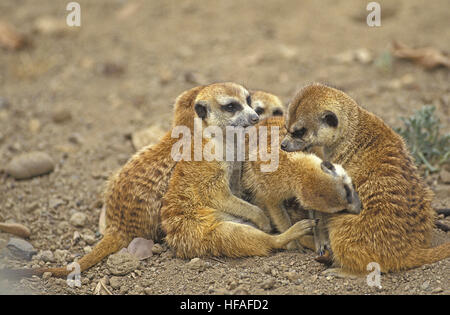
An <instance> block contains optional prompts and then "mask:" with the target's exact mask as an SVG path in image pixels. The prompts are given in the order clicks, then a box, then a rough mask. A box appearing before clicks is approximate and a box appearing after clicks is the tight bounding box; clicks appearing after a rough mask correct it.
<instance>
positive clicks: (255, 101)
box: [231, 90, 285, 199]
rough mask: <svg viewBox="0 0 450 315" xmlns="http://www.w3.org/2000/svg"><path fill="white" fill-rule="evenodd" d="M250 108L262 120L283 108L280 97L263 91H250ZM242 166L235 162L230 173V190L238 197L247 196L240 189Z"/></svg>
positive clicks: (244, 197)
mask: <svg viewBox="0 0 450 315" xmlns="http://www.w3.org/2000/svg"><path fill="white" fill-rule="evenodd" d="M250 95H251V103H252V108H253V109H254V110H255V112H256V113H257V114H258V116H259V120H260V121H262V120H264V119H266V118H268V117H276V116H283V115H284V113H285V108H284V106H283V103H282V102H281V100H280V98H279V97H278V96H276V95H274V94H271V93H268V92H265V91H260V90H257V91H250ZM242 167H243V164H242V163H241V164H236V163H235V169H234V170H233V174H232V183H231V185H232V187H233V189H232V192H233V194H234V195H236V196H237V197H239V198H243V199H246V198H249V196H248V195H247V194H246V192H245V191H244V190H243V189H242V184H241V179H242Z"/></svg>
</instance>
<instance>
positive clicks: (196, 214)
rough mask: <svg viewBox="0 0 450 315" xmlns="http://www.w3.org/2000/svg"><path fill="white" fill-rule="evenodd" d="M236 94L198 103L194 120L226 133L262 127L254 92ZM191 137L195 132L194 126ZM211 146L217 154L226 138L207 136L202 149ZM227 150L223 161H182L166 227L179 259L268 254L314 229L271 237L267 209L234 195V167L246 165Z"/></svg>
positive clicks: (297, 227)
mask: <svg viewBox="0 0 450 315" xmlns="http://www.w3.org/2000/svg"><path fill="white" fill-rule="evenodd" d="M234 90H235V91H234V93H232V95H233V96H232V97H226V98H223V97H220V98H218V97H216V96H215V95H211V96H209V97H203V98H204V99H207V101H203V102H196V104H195V116H194V113H193V112H192V113H191V116H190V117H192V118H191V119H192V120H193V121H194V117H198V118H199V120H197V121H196V122H197V123H198V124H201V126H202V127H207V126H210V125H214V126H221V127H222V131H224V133H227V132H231V131H230V130H229V129H227V128H226V127H227V126H244V127H245V126H249V125H251V124H254V123H256V122H257V119H252V118H251V117H254V115H256V113H255V111H254V110H253V109H252V108H251V107H250V106H249V105H250V98H249V94H248V91H247V90H245V89H244V88H242V87H240V86H235V87H234ZM202 96H203V91H202V92H200V93H199V97H202ZM256 117H257V115H256ZM191 133H192V134H193V133H194V129H193V128H191ZM191 138H192V136H191ZM226 138H228V137H226ZM211 145H214V151H215V152H216V150H218V149H217V148H218V147H222V146H223V145H224V144H223V143H222V140H219V141H218V140H216V139H215V138H214V139H211V138H206V137H203V138H202V143H201V151H202V152H205V148H207V147H211ZM228 145H229V143H226V144H225V148H229V147H228ZM233 147H234V145H233ZM194 151H195V143H192V144H191V145H190V152H189V153H190V154H191V155H192V154H195V153H194ZM225 151H226V150H223V152H222V154H223V156H219V159H214V160H209V161H208V160H201V161H190V160H181V161H179V162H178V163H177V165H176V166H175V169H174V171H173V174H172V177H171V179H170V183H169V188H168V191H167V193H166V194H165V196H164V199H163V200H164V201H163V207H162V209H161V218H162V221H161V225H162V228H163V229H164V231H165V233H166V238H165V239H166V241H167V243H168V245H169V246H170V247H171V248H172V249H173V250H174V252H175V254H176V256H177V257H180V258H192V257H199V256H200V257H201V256H228V257H243V256H262V255H267V254H268V253H269V252H270V251H271V250H273V249H279V248H283V247H284V246H285V245H286V244H288V243H289V242H291V241H292V240H295V239H297V238H299V237H301V236H302V235H304V234H306V233H308V232H309V231H310V230H311V228H312V227H313V226H314V225H315V221H314V220H303V221H300V222H297V223H296V224H294V225H293V226H292V227H290V228H289V229H287V231H285V232H284V233H282V234H280V235H270V234H267V233H266V232H265V231H270V229H271V226H270V221H269V220H268V218H267V216H265V215H264V213H263V211H262V210H261V209H260V208H258V207H257V206H254V205H252V204H250V203H248V202H246V201H244V200H242V199H240V198H238V197H236V196H235V195H233V193H232V190H231V189H230V184H231V180H230V178H231V177H232V173H233V168H232V167H230V164H234V163H241V162H239V161H234V159H233V161H226V159H223V158H222V157H224V156H225V155H226V153H227V152H225ZM233 158H234V156H233ZM241 164H242V163H241ZM241 219H244V220H245V221H251V222H252V223H254V224H256V225H257V226H258V228H260V229H261V230H260V229H257V228H255V227H253V226H250V225H247V224H243V223H240V221H241Z"/></svg>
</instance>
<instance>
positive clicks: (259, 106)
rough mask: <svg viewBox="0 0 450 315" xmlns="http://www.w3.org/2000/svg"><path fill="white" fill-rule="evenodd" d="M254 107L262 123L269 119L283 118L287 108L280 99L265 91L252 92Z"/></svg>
mask: <svg viewBox="0 0 450 315" xmlns="http://www.w3.org/2000/svg"><path fill="white" fill-rule="evenodd" d="M251 95H252V107H253V108H254V109H255V112H256V113H257V114H258V115H259V120H260V121H262V120H264V119H266V118H269V117H274V116H283V115H284V113H285V108H284V106H283V103H282V102H281V100H280V98H279V97H278V96H276V95H274V94H271V93H268V92H264V91H251Z"/></svg>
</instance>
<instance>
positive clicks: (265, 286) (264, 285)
mask: <svg viewBox="0 0 450 315" xmlns="http://www.w3.org/2000/svg"><path fill="white" fill-rule="evenodd" d="M274 286H275V279H274V278H269V279H267V280H265V281H264V282H263V283H262V285H261V288H263V289H264V290H270V289H272V288H273V287H274Z"/></svg>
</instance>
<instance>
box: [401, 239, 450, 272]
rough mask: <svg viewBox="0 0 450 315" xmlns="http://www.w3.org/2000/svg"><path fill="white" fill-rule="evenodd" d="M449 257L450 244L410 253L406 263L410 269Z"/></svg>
mask: <svg viewBox="0 0 450 315" xmlns="http://www.w3.org/2000/svg"><path fill="white" fill-rule="evenodd" d="M448 257H450V242H447V243H444V244H441V245H439V246H436V247H433V248H421V249H416V250H413V251H412V252H410V253H409V255H408V257H407V258H406V261H405V263H406V266H407V267H408V268H415V267H420V266H422V265H426V264H432V263H434V262H437V261H440V260H442V259H445V258H448Z"/></svg>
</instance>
